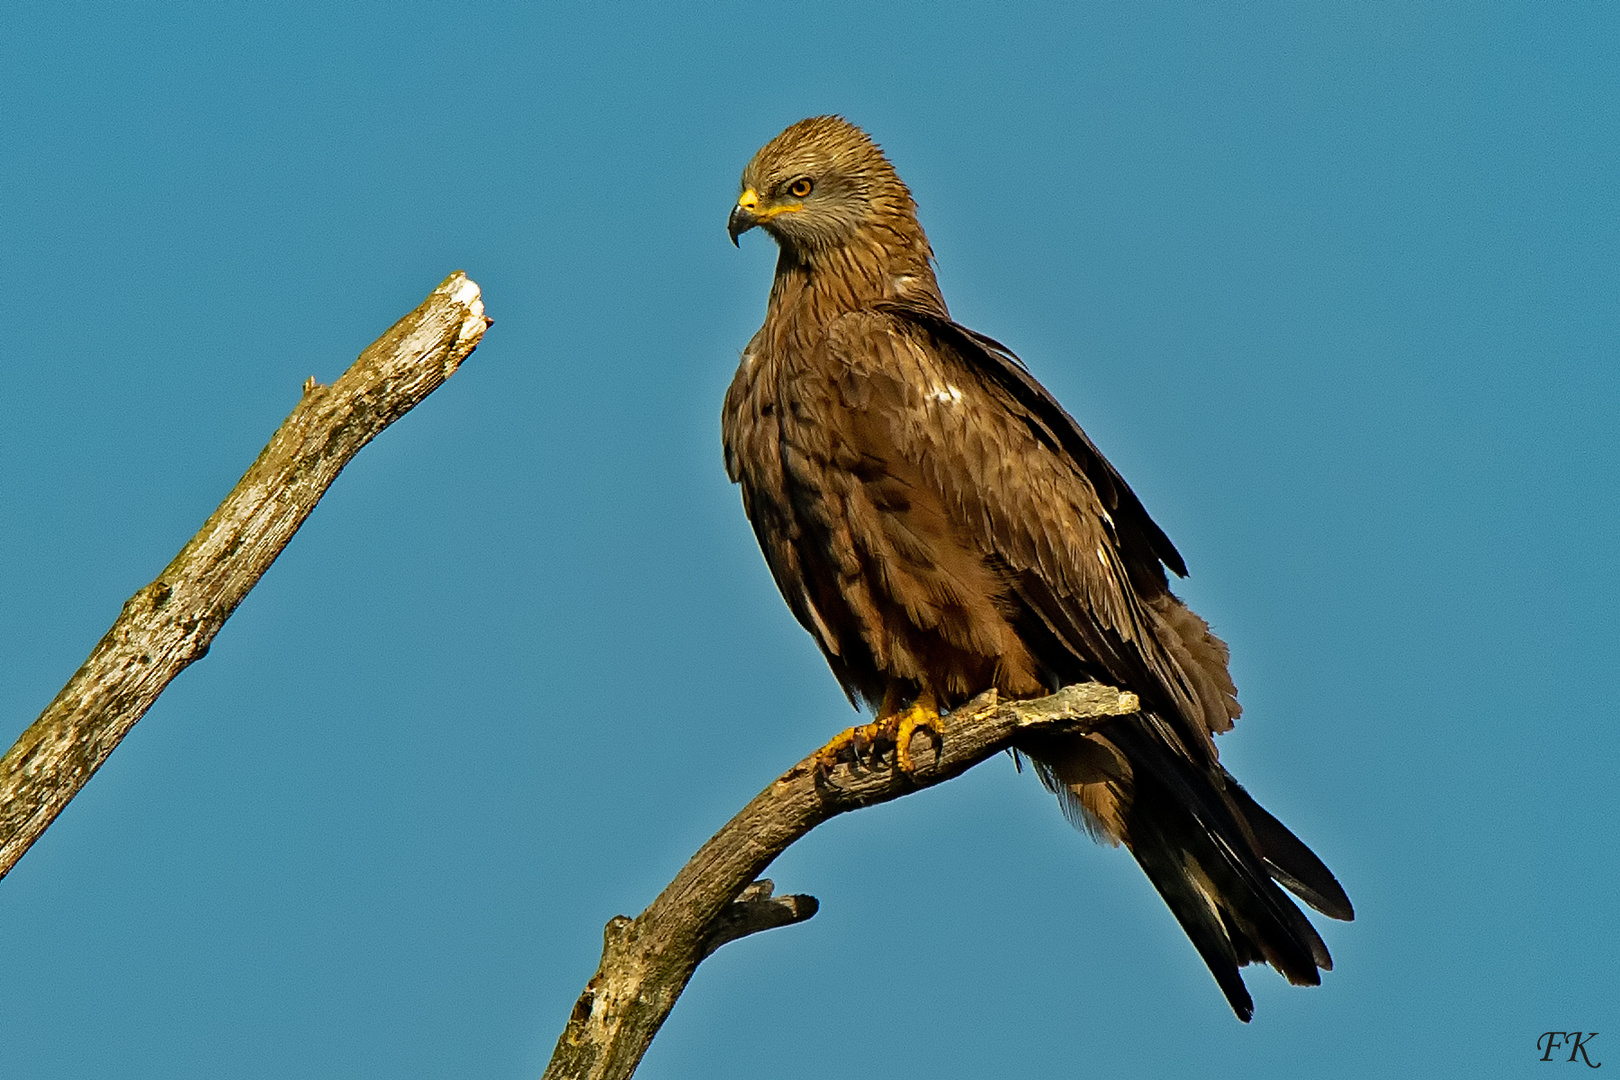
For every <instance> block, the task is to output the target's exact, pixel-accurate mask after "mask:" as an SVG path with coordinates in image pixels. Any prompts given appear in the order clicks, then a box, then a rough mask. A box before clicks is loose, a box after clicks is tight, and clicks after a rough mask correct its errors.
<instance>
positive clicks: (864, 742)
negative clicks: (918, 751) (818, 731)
mask: <svg viewBox="0 0 1620 1080" xmlns="http://www.w3.org/2000/svg"><path fill="white" fill-rule="evenodd" d="M885 704H887V702H885ZM918 731H926V732H928V734H929V735H930V736H932V738H933V740H934V745H935V747H936V748H937V747H938V746H939V745H940V742H941V738H940V734H939V705H938V703H937V702H936V701H935V700H934V695H933V694H931V693H924V694H922V695H920V696H919V697H918V698H917V700H916V701H914V702H912V703H911V704H910V705H908V706H907V707H906V708H905V709H903V710H895V711H890V710H888V709H885V710H884V715H882V716H880V717H878V718H877V719H876V720H874V721H872V722H871V723H870V724H860V725H858V726H856V727H852V728H848V729H846V730H844V731H842V732H840V733H839V734H838V735H836V736H834V737H833V739H832V741H831V742H829V743H827V745H826V746H823V747H822V748H821V749H820V750H817V751H816V763H817V764H818V765H820V766H821V767H822V769H823V770H829V769H831V768H832V767H833V766H834V765H837V764H838V759H839V757H840V756H841V755H842V754H843V752H844V751H845V750H849V751H851V752H852V754H853V756H854V757H855V760H856V761H857V762H858V761H859V760H860V758H861V754H862V753H863V752H864V751H866V750H867V748H872V752H873V754H874V755H876V754H877V753H880V752H881V751H880V748H881V747H883V746H892V747H894V761H895V767H896V768H898V769H899V770H900V771H901V772H903V773H906V774H908V775H909V774H910V773H912V772H915V771H916V766H915V765H913V764H912V761H911V738H912V736H913V735H915V734H916V733H917V732H918Z"/></svg>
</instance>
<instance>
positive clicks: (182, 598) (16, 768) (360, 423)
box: [0, 272, 489, 877]
mask: <svg viewBox="0 0 1620 1080" xmlns="http://www.w3.org/2000/svg"><path fill="white" fill-rule="evenodd" d="M488 325H489V320H488V319H486V318H485V317H484V303H483V301H482V300H481V299H480V298H479V292H478V286H477V285H476V284H474V283H473V282H472V281H471V280H469V279H468V278H467V276H466V275H465V274H462V273H460V272H457V273H454V274H451V275H450V276H449V277H448V278H446V279H445V280H444V282H443V284H441V285H440V286H439V287H438V288H437V289H435V290H433V292H432V293H430V294H429V295H428V298H427V299H426V300H424V301H423V302H422V305H421V306H420V307H418V308H417V309H416V310H415V311H413V312H411V313H410V314H409V315H406V316H405V317H404V318H403V319H401V320H399V322H397V323H395V324H394V326H393V327H392V328H391V329H390V330H389V331H388V332H387V333H386V334H384V335H383V336H382V337H380V338H378V339H377V340H376V341H375V342H373V343H372V344H371V346H370V347H369V348H367V349H366V351H365V352H363V353H361V354H360V358H359V359H358V360H357V361H355V363H354V365H353V366H352V367H351V368H349V370H348V371H347V372H345V373H344V375H343V377H342V378H340V379H338V381H337V382H335V383H333V384H332V385H331V386H321V385H320V384H319V383H317V382H316V381H315V380H314V379H313V378H311V379H310V380H309V381H308V382H306V383H305V384H304V396H303V399H302V400H301V401H299V403H298V406H297V407H296V408H295V409H293V411H292V414H291V415H290V416H288V417H287V419H286V421H285V422H283V423H282V425H281V427H280V428H278V429H277V431H276V433H275V435H274V436H273V437H272V438H271V439H270V443H269V445H268V446H266V447H265V448H264V451H263V452H262V453H260V454H259V457H258V460H256V461H255V462H254V463H253V466H252V467H251V468H250V469H248V471H247V474H246V475H245V476H243V477H242V479H241V481H240V482H238V483H237V485H236V487H235V489H233V490H232V491H231V493H230V495H228V496H227V497H226V499H225V501H224V502H223V503H221V504H220V506H219V509H217V510H215V511H214V513H213V516H212V517H210V518H209V519H208V521H207V522H206V523H205V524H204V525H203V527H202V529H201V531H199V532H198V533H197V535H196V536H194V537H192V538H191V542H190V543H188V544H186V546H185V547H184V548H183V549H182V550H181V552H180V554H179V555H177V556H175V559H174V561H173V562H171V563H170V564H169V565H168V567H167V568H165V569H164V571H163V573H161V574H159V575H158V577H157V580H156V581H154V582H152V583H151V584H150V585H148V586H146V587H145V588H144V589H142V590H140V591H139V592H137V593H136V594H135V595H134V596H132V597H131V598H130V599H129V601H128V602H126V603H125V604H124V610H123V613H122V614H120V615H119V617H118V620H117V621H116V622H114V623H113V625H112V629H111V630H108V631H107V635H106V636H105V637H103V638H102V639H101V643H100V644H98V645H97V646H96V648H95V651H93V652H92V653H91V654H90V658H89V659H88V660H86V661H85V662H84V666H83V667H81V668H79V670H78V672H77V673H75V674H74V676H73V678H71V679H70V680H68V684H67V685H66V686H65V687H63V688H62V692H61V693H59V694H57V695H56V700H55V701H52V702H51V703H50V705H49V706H48V707H47V708H46V709H45V711H44V712H43V713H41V714H40V717H39V719H38V720H35V721H34V723H33V724H32V725H31V726H30V727H29V728H28V730H27V731H25V732H23V734H22V736H21V737H20V738H19V739H18V740H17V742H16V744H15V745H14V746H12V748H11V750H10V751H9V752H7V754H6V756H5V757H4V758H3V759H0V877H4V876H5V874H6V873H7V872H8V871H9V870H10V869H11V868H12V866H13V865H15V864H16V862H17V860H18V859H20V858H22V855H23V852H25V851H27V850H28V848H29V846H30V845H32V844H33V842H34V841H35V840H37V839H39V837H40V834H41V833H43V832H44V831H45V829H46V828H47V827H48V826H49V825H50V823H51V822H52V821H53V820H55V818H56V815H57V814H59V813H61V811H62V808H63V807H64V806H66V805H67V804H68V801H69V800H71V799H72V798H73V796H74V795H76V794H78V792H79V789H80V788H82V787H83V786H84V785H85V782H86V781H88V780H89V779H90V777H91V776H92V775H93V774H94V773H95V771H96V770H97V769H99V768H100V767H101V764H102V762H104V761H106V760H107V755H109V754H111V753H112V751H113V748H114V747H116V746H117V745H118V743H119V741H120V740H122V739H123V737H124V736H125V735H127V734H129V732H130V729H131V728H133V727H134V726H135V722H136V721H137V720H139V719H140V718H141V716H142V714H144V713H145V712H146V710H147V709H148V708H150V707H151V705H152V703H153V702H154V701H156V700H157V697H158V695H159V694H161V693H162V692H163V688H164V687H166V686H167V685H168V684H169V682H170V681H171V680H172V679H173V678H174V677H175V676H176V675H178V674H180V672H181V671H183V670H184V669H185V668H186V667H187V665H189V664H190V663H191V662H192V661H194V660H197V659H199V658H201V657H202V656H203V655H204V654H205V653H207V652H208V645H209V643H210V642H211V641H212V640H213V638H214V635H215V634H216V633H218V632H219V628H220V627H221V626H223V625H224V624H225V620H226V619H228V618H230V615H231V612H233V611H235V610H236V606H237V605H238V604H240V603H241V602H242V598H243V597H245V596H246V595H247V594H248V591H249V590H250V589H252V588H253V586H254V585H255V584H256V583H257V582H258V580H259V577H260V575H262V574H263V573H264V572H265V571H266V570H267V569H269V567H270V564H271V563H273V562H274V561H275V559H276V556H277V555H279V554H281V549H282V548H284V547H286V546H287V542H288V541H289V540H291V539H292V537H293V534H294V533H296V532H297V531H298V527H299V526H300V525H302V524H303V523H304V519H305V518H307V517H308V516H309V513H310V511H311V510H313V509H315V504H316V503H317V502H319V501H320V498H321V496H322V495H323V494H325V492H326V489H327V488H328V487H329V486H330V485H331V483H332V481H333V480H335V479H337V475H338V473H340V472H342V471H343V467H344V466H345V465H347V464H348V463H349V460H350V459H351V458H353V457H354V455H355V454H356V453H358V452H359V450H360V448H361V447H362V446H365V445H366V443H368V442H370V441H371V440H372V438H374V437H375V436H376V435H377V434H378V433H379V432H380V431H382V430H383V429H384V428H386V427H387V426H388V425H389V424H391V423H393V422H394V421H395V420H397V419H399V418H400V417H401V416H404V415H405V414H406V413H407V412H409V411H410V410H411V409H412V408H413V407H414V406H415V405H416V404H417V403H418V402H420V401H421V400H422V399H423V398H425V397H427V396H428V395H429V394H431V393H432V392H433V391H434V390H436V389H438V387H439V385H440V384H441V383H443V382H444V380H445V379H447V378H449V377H450V375H451V374H452V373H454V371H455V370H456V368H457V366H459V365H460V363H461V362H462V361H463V360H465V359H466V358H467V354H469V353H470V352H472V351H473V349H474V348H475V347H476V346H477V345H478V342H479V339H481V338H482V337H483V334H484V330H485V328H486V327H487V326H488Z"/></svg>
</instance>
